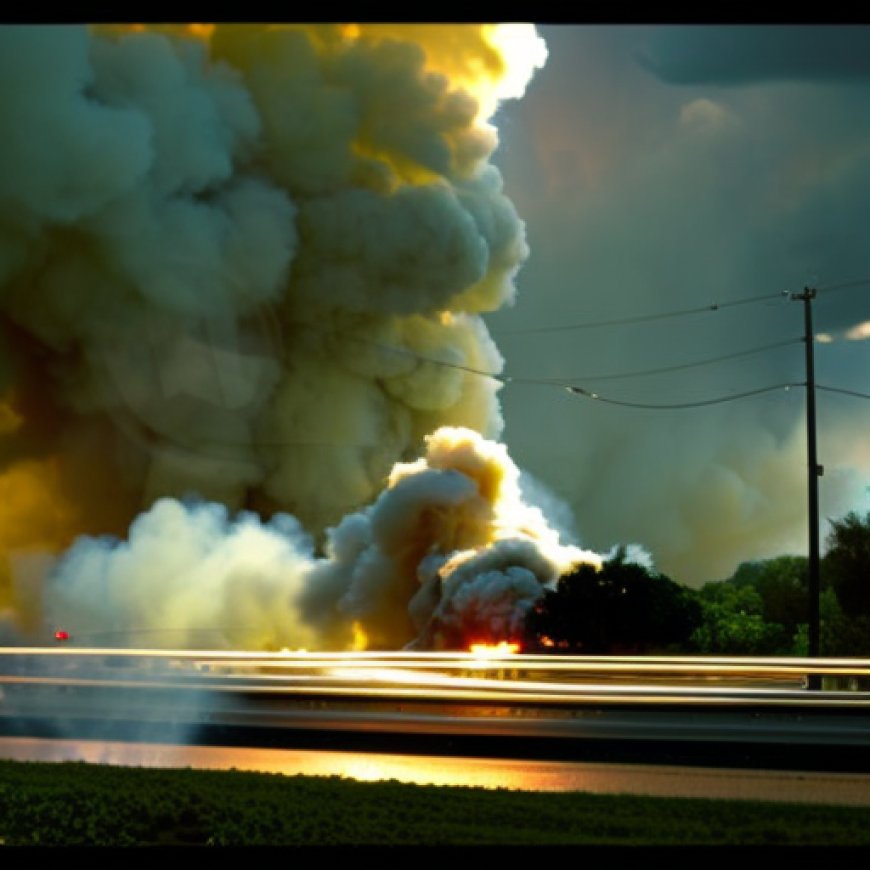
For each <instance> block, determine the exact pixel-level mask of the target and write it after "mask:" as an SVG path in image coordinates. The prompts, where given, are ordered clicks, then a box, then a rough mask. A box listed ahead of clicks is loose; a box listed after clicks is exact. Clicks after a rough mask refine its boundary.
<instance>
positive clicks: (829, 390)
mask: <svg viewBox="0 0 870 870" xmlns="http://www.w3.org/2000/svg"><path fill="white" fill-rule="evenodd" d="M816 389H817V390H824V391H825V392H826V393H843V395H845V396H857V397H858V398H859V399H870V393H859V392H858V391H857V390H844V389H841V388H840V387H825V386H822V385H821V384H816Z"/></svg>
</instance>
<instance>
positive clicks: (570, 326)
mask: <svg viewBox="0 0 870 870" xmlns="http://www.w3.org/2000/svg"><path fill="white" fill-rule="evenodd" d="M786 296H787V291H783V292H782V293H766V294H764V295H763V296H748V297H746V298H744V299H734V300H732V301H730V302H714V303H712V304H710V305H702V306H699V307H697V308H682V309H678V310H676V311H665V312H661V313H659V314H639V315H634V316H632V317H620V318H615V319H613V320H596V321H588V322H586V323H567V324H560V325H558V326H536V327H530V328H528V329H511V330H498V331H494V332H493V333H492V334H493V335H495V336H499V335H534V334H537V333H545V332H567V331H570V330H574V329H597V328H599V327H604V326H623V325H626V324H630V323H648V322H650V321H654V320H669V319H671V318H675V317H688V316H689V315H692V314H703V313H705V312H708V311H720V310H722V309H723V308H734V307H736V306H738V305H751V304H753V303H756V302H769V301H770V300H772V299H784V298H786Z"/></svg>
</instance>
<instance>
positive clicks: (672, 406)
mask: <svg viewBox="0 0 870 870" xmlns="http://www.w3.org/2000/svg"><path fill="white" fill-rule="evenodd" d="M804 386H806V384H805V383H787V384H772V385H771V386H769V387H759V388H758V389H757V390H747V391H746V392H744V393H733V394H731V395H728V396H720V397H719V398H716V399H703V400H701V401H699V402H679V403H674V404H652V403H646V402H623V401H620V400H618V399H609V398H607V397H606V396H600V395H599V394H598V393H593V392H590V391H589V390H584V389H583V388H582V387H571V386H567V387H565V389H566V390H567V391H568V392H569V393H575V394H576V395H579V396H584V397H585V398H587V399H594V400H595V401H598V402H605V403H606V404H608V405H620V406H622V407H624V408H646V409H650V410H656V411H671V410H676V409H679V408H700V407H703V406H704V405H720V404H722V403H723V402H734V401H736V400H737V399H745V398H747V397H749V396H760V395H761V394H762V393H771V392H773V391H774V390H786V391H787V390H789V389H791V388H792V387H804Z"/></svg>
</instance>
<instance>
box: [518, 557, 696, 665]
mask: <svg viewBox="0 0 870 870" xmlns="http://www.w3.org/2000/svg"><path fill="white" fill-rule="evenodd" d="M700 616H701V610H700V606H699V604H698V603H697V601H696V600H695V596H694V594H693V593H692V592H691V591H690V590H689V589H687V588H685V587H683V586H681V585H680V584H678V583H675V582H674V581H673V580H670V579H669V578H668V577H665V576H664V575H661V574H657V573H655V572H651V571H648V570H647V569H646V568H644V567H643V566H642V565H638V564H636V563H634V562H626V561H625V549H624V548H620V549H618V550H617V552H616V554H615V555H614V556H613V557H612V558H611V559H609V560H608V561H606V562H605V563H604V564H603V565H602V566H601V568H600V569H598V570H596V569H595V567H594V566H593V565H588V564H583V565H580V566H579V567H578V568H577V569H576V570H575V571H573V572H572V573H570V574H566V575H564V576H562V577H560V578H559V581H558V583H557V585H556V589H555V590H550V591H548V592H546V593H545V594H544V596H543V598H542V599H540V600H539V601H538V602H537V604H536V606H535V607H534V608H533V609H532V610H531V611H530V613H529V616H528V618H527V620H526V636H527V638H528V639H529V640H530V642H531V644H532V645H537V646H538V647H539V648H540V649H548V648H551V649H552V648H555V649H557V650H560V651H565V652H574V653H581V654H583V655H602V654H605V655H606V654H619V653H646V652H650V651H668V650H669V649H672V648H673V647H674V646H677V645H680V644H682V643H684V642H685V641H687V640H688V638H689V636H690V635H691V634H692V632H693V631H694V629H695V628H696V627H697V626H698V624H699V622H700Z"/></svg>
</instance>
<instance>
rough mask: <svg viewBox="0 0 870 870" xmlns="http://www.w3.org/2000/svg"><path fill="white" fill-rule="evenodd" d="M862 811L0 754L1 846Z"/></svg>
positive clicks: (619, 824) (439, 839)
mask: <svg viewBox="0 0 870 870" xmlns="http://www.w3.org/2000/svg"><path fill="white" fill-rule="evenodd" d="M866 818H867V814H866V809H863V808H856V807H828V806H803V805H787V804H764V803H758V802H751V801H714V800H687V799H677V798H647V797H634V796H615V795H593V794H585V793H535V792H511V791H504V790H496V791H493V790H486V789H480V788H448V787H435V786H416V785H405V784H401V783H398V782H395V781H390V782H378V783H361V782H355V781H353V780H343V779H340V778H338V777H330V778H317V777H303V776H292V777H287V776H281V775H278V774H259V773H242V772H239V771H231V772H218V771H195V770H147V769H135V768H115V767H103V766H97V765H87V764H82V763H75V764H74V763H64V764H36V763H20V762H8V761H0V839H2V841H3V842H4V843H5V844H6V845H63V846H72V845H105V846H125V845H219V846H220V845H227V846H229V845H233V846H241V845H245V846H247V845H328V844H406V845H421V844H430V845H460V844H462V845H465V844H469V845H471V844H526V845H540V844H570V843H587V844H591V843H599V844H617V843H621V844H633V845H634V844H637V845H642V844H671V845H683V844H699V843H707V844H710V843H721V844H726V843H731V844H754V843H776V844H785V843H788V844H817V845H834V844H853V845H868V844H870V828H868V826H867V824H866Z"/></svg>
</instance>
